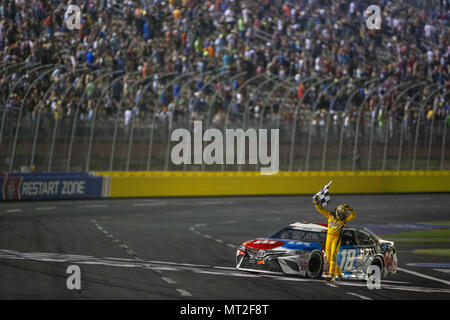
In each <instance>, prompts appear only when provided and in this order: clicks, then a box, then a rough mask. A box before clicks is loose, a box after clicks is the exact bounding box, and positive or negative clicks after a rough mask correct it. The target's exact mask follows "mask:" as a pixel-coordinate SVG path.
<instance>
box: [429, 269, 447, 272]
mask: <svg viewBox="0 0 450 320" xmlns="http://www.w3.org/2000/svg"><path fill="white" fill-rule="evenodd" d="M433 270H435V271H439V272H444V273H450V269H433Z"/></svg>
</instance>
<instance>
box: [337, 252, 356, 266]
mask: <svg viewBox="0 0 450 320" xmlns="http://www.w3.org/2000/svg"><path fill="white" fill-rule="evenodd" d="M339 255H340V257H341V261H340V263H339V267H340V268H341V270H342V271H347V270H351V269H353V268H354V267H355V261H356V256H357V252H356V249H343V250H341V252H339Z"/></svg>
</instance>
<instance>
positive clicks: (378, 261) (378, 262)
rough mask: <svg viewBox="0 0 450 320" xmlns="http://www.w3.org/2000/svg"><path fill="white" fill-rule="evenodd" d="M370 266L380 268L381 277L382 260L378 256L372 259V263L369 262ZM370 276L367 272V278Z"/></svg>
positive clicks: (381, 274)
mask: <svg viewBox="0 0 450 320" xmlns="http://www.w3.org/2000/svg"><path fill="white" fill-rule="evenodd" d="M370 265H371V266H377V267H378V268H380V277H381V278H383V274H384V272H383V270H384V268H383V261H382V260H381V258H380V257H376V258H375V259H373V261H372V263H371V264H370ZM370 276H371V274H369V273H367V278H369V277H370Z"/></svg>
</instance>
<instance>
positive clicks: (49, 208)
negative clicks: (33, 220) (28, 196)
mask: <svg viewBox="0 0 450 320" xmlns="http://www.w3.org/2000/svg"><path fill="white" fill-rule="evenodd" d="M55 209H56V207H36V208H34V210H37V211H46V210H55Z"/></svg>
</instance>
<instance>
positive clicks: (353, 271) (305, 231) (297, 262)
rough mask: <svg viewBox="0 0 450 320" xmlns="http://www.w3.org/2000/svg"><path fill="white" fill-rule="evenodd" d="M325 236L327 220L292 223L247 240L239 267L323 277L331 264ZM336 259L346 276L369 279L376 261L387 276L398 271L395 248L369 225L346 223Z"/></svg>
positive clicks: (239, 253)
mask: <svg viewBox="0 0 450 320" xmlns="http://www.w3.org/2000/svg"><path fill="white" fill-rule="evenodd" d="M326 237H327V225H326V224H322V223H310V222H296V223H293V224H291V225H289V226H288V227H285V228H283V229H281V230H280V231H278V232H276V233H275V234H274V235H272V236H271V237H269V238H258V239H255V240H250V241H246V242H244V243H243V244H242V245H241V246H240V247H239V248H238V249H237V252H236V269H238V270H246V271H251V272H260V273H276V274H288V275H299V276H304V277H308V278H313V279H320V278H321V277H322V276H325V275H327V274H328V268H329V264H328V261H327V259H326V256H325V242H326ZM337 263H338V265H339V266H340V268H341V269H342V272H343V279H354V280H367V279H368V276H369V275H368V271H369V270H368V269H369V267H370V266H373V265H376V266H378V267H379V268H380V271H381V276H382V277H386V276H388V275H391V274H394V273H395V272H396V269H397V254H396V248H395V246H394V243H393V242H391V241H386V240H383V239H380V238H379V237H378V236H377V235H375V234H374V233H372V232H371V231H370V230H368V229H360V228H354V227H344V228H343V230H342V234H341V247H340V249H339V253H338V258H337Z"/></svg>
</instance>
